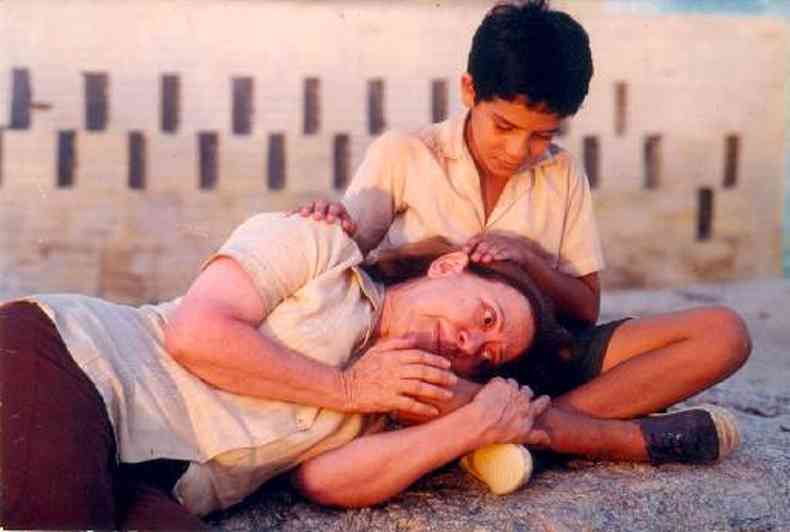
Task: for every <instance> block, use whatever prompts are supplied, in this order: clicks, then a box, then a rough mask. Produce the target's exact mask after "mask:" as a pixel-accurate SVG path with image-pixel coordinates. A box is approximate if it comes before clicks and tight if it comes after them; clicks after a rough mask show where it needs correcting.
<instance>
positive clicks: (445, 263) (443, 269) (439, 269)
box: [428, 251, 469, 279]
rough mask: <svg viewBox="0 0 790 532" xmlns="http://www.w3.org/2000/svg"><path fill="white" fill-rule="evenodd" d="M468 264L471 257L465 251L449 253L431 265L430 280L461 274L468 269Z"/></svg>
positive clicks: (429, 270) (429, 269)
mask: <svg viewBox="0 0 790 532" xmlns="http://www.w3.org/2000/svg"><path fill="white" fill-rule="evenodd" d="M467 264H469V255H467V254H466V253H464V252H463V251H454V252H452V253H447V254H446V255H442V256H441V257H439V258H438V259H436V260H434V261H433V262H432V263H431V266H430V268H428V278H429V279H436V278H438V277H444V276H445V275H453V274H457V273H461V272H462V271H464V269H466V265H467Z"/></svg>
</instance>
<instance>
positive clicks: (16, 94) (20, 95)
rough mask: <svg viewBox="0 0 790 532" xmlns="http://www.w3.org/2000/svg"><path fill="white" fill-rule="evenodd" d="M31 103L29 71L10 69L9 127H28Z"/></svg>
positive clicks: (31, 90)
mask: <svg viewBox="0 0 790 532" xmlns="http://www.w3.org/2000/svg"><path fill="white" fill-rule="evenodd" d="M32 103H33V88H32V85H31V84H30V71H28V69H26V68H15V69H13V70H12V71H11V120H9V124H8V127H9V128H10V129H28V128H29V127H30V106H31V104H32Z"/></svg>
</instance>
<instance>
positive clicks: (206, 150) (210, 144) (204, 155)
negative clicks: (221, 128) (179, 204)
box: [198, 131, 219, 190]
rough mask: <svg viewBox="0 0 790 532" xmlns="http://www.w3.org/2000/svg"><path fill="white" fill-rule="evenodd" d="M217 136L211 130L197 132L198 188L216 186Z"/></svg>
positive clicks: (217, 163) (209, 188)
mask: <svg viewBox="0 0 790 532" xmlns="http://www.w3.org/2000/svg"><path fill="white" fill-rule="evenodd" d="M218 152H219V138H218V136H217V134H216V133H215V132H213V131H202V132H200V133H198V154H199V165H200V188H201V189H203V190H212V189H214V188H216V187H217V179H218V177H219V160H218V159H219V158H218V155H219V153H218Z"/></svg>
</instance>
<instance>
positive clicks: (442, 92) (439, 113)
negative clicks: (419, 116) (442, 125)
mask: <svg viewBox="0 0 790 532" xmlns="http://www.w3.org/2000/svg"><path fill="white" fill-rule="evenodd" d="M447 99H448V95H447V80H446V79H434V80H433V81H431V120H432V121H433V122H442V121H444V120H446V119H447Z"/></svg>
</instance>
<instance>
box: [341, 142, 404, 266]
mask: <svg viewBox="0 0 790 532" xmlns="http://www.w3.org/2000/svg"><path fill="white" fill-rule="evenodd" d="M408 153H409V148H408V139H407V138H406V136H405V135H403V134H399V133H395V132H388V133H385V134H384V135H382V136H380V137H379V138H378V139H376V140H375V141H374V142H373V143H372V144H371V145H370V147H369V148H368V150H367V152H366V154H365V158H364V160H363V161H362V164H361V165H360V166H359V169H358V170H357V172H356V173H355V174H354V178H353V179H352V180H351V183H350V184H349V186H348V189H347V190H346V193H345V196H344V197H343V204H344V205H345V206H346V209H348V212H349V214H350V215H351V217H352V218H353V220H354V221H355V222H356V224H357V234H356V235H355V237H354V238H355V239H356V241H357V242H358V243H359V246H360V248H362V250H363V251H365V252H367V251H370V250H371V249H373V248H375V247H376V246H377V245H378V244H379V242H381V240H382V239H383V238H384V235H386V234H387V230H388V229H389V227H390V225H391V224H392V220H393V219H394V217H395V215H396V214H397V213H398V212H399V211H400V210H401V209H402V208H403V190H404V186H405V171H404V168H405V164H406V158H407V157H408Z"/></svg>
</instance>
